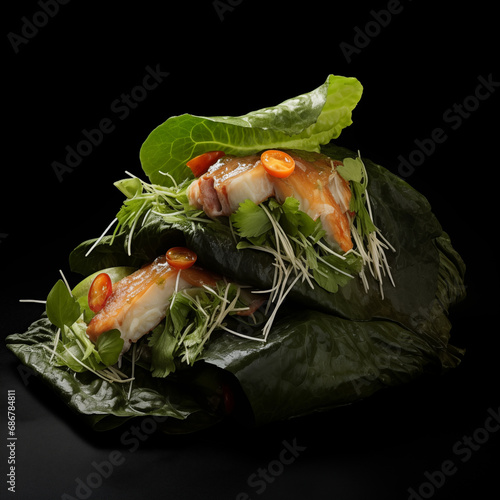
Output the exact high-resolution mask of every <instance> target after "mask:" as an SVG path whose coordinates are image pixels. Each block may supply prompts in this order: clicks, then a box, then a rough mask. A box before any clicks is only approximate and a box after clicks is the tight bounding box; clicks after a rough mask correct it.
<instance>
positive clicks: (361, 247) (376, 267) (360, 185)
mask: <svg viewBox="0 0 500 500" xmlns="http://www.w3.org/2000/svg"><path fill="white" fill-rule="evenodd" d="M342 163H343V164H342V165H339V166H338V167H337V171H338V173H339V174H340V175H341V176H342V177H343V178H344V179H345V180H346V181H348V182H349V184H350V186H351V201H350V205H349V209H350V211H351V212H352V213H353V214H354V217H351V220H350V226H351V234H352V237H353V239H354V241H355V243H356V253H357V254H358V255H359V256H360V257H361V258H362V261H363V266H362V269H361V271H360V273H359V276H360V278H361V280H362V282H363V285H364V287H365V290H366V291H368V289H369V284H368V280H367V276H366V272H365V270H366V269H368V270H369V272H370V274H371V275H372V277H373V278H374V279H375V280H376V281H377V282H378V284H379V289H380V294H381V296H382V298H384V289H383V281H384V277H385V276H388V278H389V280H390V282H391V283H392V285H393V286H395V283H394V280H393V278H392V274H391V269H390V266H389V262H388V260H387V256H386V254H385V251H386V250H391V251H393V252H395V251H396V250H395V248H394V247H393V246H392V245H391V244H390V243H389V241H387V239H386V238H385V237H384V235H383V234H382V232H381V231H380V229H379V228H378V227H377V226H376V225H375V224H374V222H373V214H372V209H371V205H370V197H369V194H368V173H367V171H366V167H365V164H364V163H363V160H362V159H361V155H360V154H359V153H358V156H357V157H356V158H345V159H344V160H343V162H342Z"/></svg>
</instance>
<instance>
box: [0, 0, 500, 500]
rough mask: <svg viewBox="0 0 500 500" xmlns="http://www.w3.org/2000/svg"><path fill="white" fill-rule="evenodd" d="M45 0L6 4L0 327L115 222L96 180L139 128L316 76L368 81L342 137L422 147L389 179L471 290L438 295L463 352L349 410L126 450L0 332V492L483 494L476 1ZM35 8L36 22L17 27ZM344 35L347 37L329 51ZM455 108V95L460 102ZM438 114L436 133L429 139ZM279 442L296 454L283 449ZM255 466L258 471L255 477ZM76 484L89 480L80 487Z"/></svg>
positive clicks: (131, 167) (486, 136) (489, 198)
mask: <svg viewBox="0 0 500 500" xmlns="http://www.w3.org/2000/svg"><path fill="white" fill-rule="evenodd" d="M42 3H43V2H39V3H37V2H35V1H23V2H16V3H15V4H14V2H10V3H9V5H8V12H7V13H6V14H7V15H4V16H3V17H4V23H3V33H4V44H3V46H4V49H5V53H6V57H5V61H6V66H7V67H6V70H5V71H4V73H3V75H4V76H3V81H4V94H3V106H2V108H3V109H4V113H2V114H3V117H4V138H5V141H4V146H3V153H4V155H3V168H2V175H1V181H0V182H1V187H2V196H1V203H2V208H1V212H0V214H1V215H0V236H1V239H0V252H1V258H2V263H3V268H4V272H3V273H2V279H1V292H2V297H1V301H0V304H1V308H2V318H1V319H2V321H1V336H2V338H4V337H5V336H7V335H8V334H10V333H14V332H22V331H25V330H26V328H27V327H28V326H29V324H30V323H31V322H32V321H34V320H35V319H37V318H38V316H39V314H40V313H41V311H42V308H43V306H42V305H37V304H26V303H19V299H44V298H45V297H46V295H47V293H48V291H49V290H50V288H51V286H52V284H53V283H54V282H55V281H56V280H57V279H58V278H59V272H58V270H59V269H61V270H62V271H63V272H64V273H65V275H66V276H67V277H68V279H69V280H71V281H73V282H76V280H78V279H79V278H78V277H75V276H73V275H72V274H71V272H70V271H69V268H68V265H67V256H68V254H69V252H70V251H71V250H72V249H73V248H74V246H76V245H77V244H78V243H80V242H81V241H83V240H85V239H88V238H92V237H96V236H98V235H99V234H100V233H101V232H102V231H103V230H104V228H105V227H106V226H107V225H108V223H109V222H110V221H111V220H112V218H113V217H114V215H115V213H116V211H117V209H118V207H119V206H120V203H121V195H120V193H119V192H118V191H117V190H116V189H115V188H114V187H113V186H112V182H114V181H116V180H118V179H120V178H122V177H124V171H125V170H128V171H130V172H133V173H134V174H136V175H141V167H140V163H139V159H138V155H139V149H140V146H141V144H142V142H143V141H144V140H145V138H146V137H147V135H148V133H149V132H150V131H151V130H152V129H153V128H154V127H156V126H157V125H159V124H160V123H162V122H163V121H164V120H165V119H167V118H168V117H169V116H172V115H177V114H181V113H184V112H188V113H192V114H198V115H204V116H210V115H239V114H244V113H247V112H249V111H252V110H254V109H259V108H262V107H265V106H271V105H275V104H278V103H279V102H281V101H283V100H285V99H287V98H289V97H294V96H296V95H298V94H301V93H303V92H308V91H310V90H312V89H314V88H316V87H317V86H319V85H321V84H322V83H323V82H324V81H325V79H326V77H327V75H328V74H329V73H334V74H340V75H345V76H355V77H357V78H358V79H359V80H360V81H361V83H362V84H363V86H364V94H363V97H362V99H361V102H360V104H359V105H358V107H357V108H356V109H355V111H354V114H353V120H354V124H353V125H352V126H351V127H349V128H348V129H346V130H345V131H344V132H343V133H342V135H341V136H340V138H339V139H338V140H337V142H338V143H339V144H341V145H343V146H346V147H349V148H352V149H356V150H357V149H359V150H361V153H362V155H363V156H366V157H369V158H371V159H372V160H375V161H376V162H378V163H381V164H382V165H384V166H386V167H387V168H388V169H390V170H392V171H393V172H395V173H400V174H401V173H402V171H401V170H399V164H400V161H401V157H403V158H405V159H407V160H408V159H409V158H410V157H411V158H413V160H415V159H418V158H420V159H421V160H422V161H420V162H417V163H419V164H418V165H416V164H415V165H414V171H413V172H412V173H411V175H405V179H406V180H407V181H408V182H409V183H410V184H412V185H413V186H414V187H415V188H417V189H418V190H419V191H421V192H422V193H423V194H424V195H426V197H427V198H428V199H429V201H430V203H431V205H432V206H433V210H434V212H435V213H436V215H437V216H438V218H439V220H440V222H441V223H442V225H443V227H444V229H445V230H446V231H447V232H448V233H449V234H450V235H451V238H452V242H453V244H454V246H455V248H456V249H457V250H458V251H459V252H460V253H461V255H462V256H463V258H464V260H465V262H466V264H467V282H466V284H467V292H468V297H467V299H466V301H465V302H464V303H463V304H461V305H460V306H459V307H458V308H455V309H453V310H452V311H451V319H452V322H453V329H452V334H453V337H452V338H453V340H452V343H453V344H455V345H457V346H460V347H465V348H467V355H466V357H465V359H464V361H463V363H462V364H461V365H460V367H459V368H457V369H456V370H454V371H453V372H450V373H448V374H446V375H444V376H442V377H433V378H430V379H427V378H425V379H421V380H419V381H417V382H415V383H413V384H411V385H409V386H406V387H403V388H399V389H395V390H388V391H385V392H384V393H382V394H380V395H377V396H375V397H373V398H372V399H370V400H368V401H365V402H362V403H360V404H358V405H354V406H351V407H345V408H341V409H339V410H336V411H333V412H328V413H325V414H320V415H313V416H309V417H305V418H301V419H296V420H292V421H288V422H281V423H276V424H273V425H269V426H267V427H265V428H260V429H247V428H241V427H239V426H238V425H228V426H221V427H216V428H213V429H210V430H208V431H205V432H202V433H199V434H196V435H190V436H183V437H175V438H173V437H168V436H165V435H161V434H160V433H153V434H151V435H148V436H147V439H144V441H140V442H138V443H139V446H138V447H137V449H136V447H135V446H133V447H132V445H131V443H130V442H128V444H127V441H126V440H125V439H124V433H125V432H130V430H131V426H132V424H130V425H128V424H125V426H124V427H123V428H122V429H119V430H117V431H114V432H110V433H105V434H98V433H94V432H92V431H90V430H89V429H87V428H85V427H82V426H81V425H80V424H79V423H77V422H75V421H74V418H73V416H72V414H71V413H70V412H69V411H68V410H67V409H66V407H65V406H64V405H62V404H61V403H60V402H59V400H58V399H57V398H56V397H55V396H54V395H53V394H52V393H51V392H50V390H48V389H47V388H45V387H44V386H42V385H41V384H40V382H39V381H38V380H37V379H36V377H33V376H31V377H30V376H27V374H26V373H25V372H24V371H23V370H22V369H21V367H20V364H19V362H18V360H17V358H15V357H14V356H13V355H12V354H11V353H10V352H8V351H7V350H6V349H5V347H4V346H3V345H2V346H1V347H0V354H1V370H2V376H1V385H2V387H1V393H0V415H1V417H0V423H1V427H3V429H2V428H0V436H5V437H6V430H7V425H6V422H5V416H6V413H7V390H9V389H11V390H12V389H13V390H15V391H16V422H17V436H18V441H17V446H16V493H15V495H14V494H12V493H10V492H8V490H7V487H8V485H7V483H6V480H5V478H6V472H7V456H8V449H7V448H6V446H5V444H6V439H5V438H4V439H3V444H0V449H2V450H3V451H2V452H0V464H1V466H0V470H1V471H2V474H1V477H2V480H1V484H0V491H1V496H2V498H8V497H9V495H11V496H12V497H13V498H19V499H22V500H28V499H35V498H36V499H37V500H46V499H47V500H49V499H50V500H54V499H59V498H70V497H69V496H66V497H64V495H65V494H66V495H70V496H72V497H74V498H91V499H99V500H114V499H121V500H128V499H135V498H148V497H149V498H174V499H191V498H207V499H219V500H225V499H235V498H238V495H239V494H240V493H246V494H247V495H248V498H252V499H255V498H262V499H285V498H294V499H295V498H303V497H305V496H308V497H309V498H314V499H324V498H325V499H326V498H328V499H330V498H331V499H338V500H351V499H370V500H371V499H386V500H392V499H407V498H410V490H409V489H410V488H413V489H414V491H416V492H417V493H418V494H419V496H420V497H421V498H430V497H432V498H443V499H461V498H472V497H474V498H489V497H490V496H491V495H492V494H493V493H489V491H490V490H489V488H490V487H493V492H498V470H499V465H500V459H499V449H500V447H499V442H500V432H498V431H496V432H495V431H494V428H490V429H493V430H490V431H489V432H488V431H485V430H484V429H485V425H486V423H487V422H488V423H489V422H490V420H491V419H490V420H488V417H489V416H490V413H489V411H490V412H497V413H498V412H499V411H500V410H499V405H500V394H499V384H498V382H499V372H500V371H499V369H498V365H499V363H498V359H497V358H498V344H499V342H498V323H497V317H498V315H497V310H498V307H497V297H498V291H497V290H498V288H497V286H498V264H497V247H498V245H497V244H496V241H495V235H496V233H497V232H498V230H499V229H498V222H497V220H498V216H497V198H498V194H497V192H498V191H497V189H498V188H497V183H498V159H497V158H498V154H497V145H498V124H497V123H498V122H497V116H498V114H497V113H498V99H499V94H500V90H499V85H498V83H497V84H496V85H494V84H493V83H492V84H491V86H490V89H489V90H484V89H483V94H481V96H482V100H477V99H475V98H474V97H471V96H474V94H475V91H476V88H477V87H478V85H479V84H480V81H481V78H482V79H484V80H490V82H500V70H499V68H498V57H497V53H496V50H495V47H496V46H498V35H497V27H496V23H495V18H496V15H495V14H496V11H493V7H492V5H493V4H492V3H486V2H473V3H470V4H465V3H460V4H458V3H453V4H450V5H453V7H451V8H445V7H441V5H439V8H437V7H436V6H437V5H438V4H437V3H436V2H434V3H431V2H424V1H418V2H417V1H413V2H412V1H410V0H406V1H405V0H401V1H400V2H396V1H374V2H366V3H363V4H361V3H360V2H356V3H355V4H354V2H351V3H349V4H348V5H346V4H347V2H338V3H337V2H323V3H322V2H315V1H308V2H306V3H304V6H300V5H301V4H300V3H293V4H292V3H291V2H264V1H252V0H222V1H221V2H219V3H218V5H219V7H218V9H219V10H218V9H217V8H216V5H217V4H216V3H215V2H213V1H206V2H183V3H181V2H172V3H168V4H167V3H166V2H152V1H146V0H143V1H141V2H130V3H125V2H106V3H105V6H104V5H103V4H104V2H93V1H86V2H76V1H71V2H67V3H66V4H65V5H61V4H58V5H59V7H58V11H57V12H54V10H55V7H53V10H52V13H51V15H50V16H49V15H46V16H45V17H44V15H43V14H40V12H43V9H42ZM48 3H50V4H51V5H53V2H48ZM224 5H225V6H226V7H224ZM47 8H48V7H47ZM388 9H391V10H392V11H393V13H392V14H391V17H390V19H389V17H388V16H387V11H388ZM450 9H451V10H450ZM381 11H386V13H385V17H384V15H383V14H382V13H381ZM374 12H375V13H377V12H378V13H379V17H378V21H377V20H376V19H377V16H376V15H375V14H374ZM35 20H36V21H37V22H38V24H39V25H40V26H39V27H36V26H35V28H31V31H29V28H27V27H26V26H27V23H28V22H29V21H35ZM382 24H383V25H382ZM23 26H24V28H23ZM23 29H24V35H25V37H24V41H20V40H21V39H20V38H16V36H23ZM26 30H28V31H26ZM367 32H368V38H366V36H367V35H366V33H367ZM360 33H365V35H361V34H360ZM9 34H10V35H9ZM13 34H14V35H13ZM363 37H364V38H363ZM12 40H17V41H18V42H19V43H18V44H17V43H15V42H13V41H12ZM346 44H349V45H350V46H351V49H352V48H354V49H355V51H352V52H350V53H349V54H346V50H348V48H347V45H346ZM342 47H344V50H343V49H342ZM147 67H150V68H158V69H159V70H160V71H161V72H163V73H168V76H163V77H162V78H163V81H162V82H161V83H160V84H159V85H158V86H157V87H156V88H155V89H153V90H150V91H148V92H147V93H146V94H145V95H144V99H142V100H141V102H136V103H135V105H134V107H133V108H132V107H130V106H129V107H128V111H127V116H125V111H124V110H123V108H122V111H121V113H120V114H118V113H116V112H114V111H113V108H112V106H113V103H114V102H115V101H116V100H117V99H119V100H121V99H122V94H130V93H131V91H132V90H133V89H134V88H135V87H137V86H138V85H141V84H142V81H143V78H144V76H145V75H146V68H147ZM136 92H137V91H136ZM135 95H139V94H137V93H136V94H135ZM456 105H460V106H462V105H464V106H466V108H463V111H462V115H458V108H454V106H456ZM105 118H109V119H110V120H111V121H112V123H113V125H114V129H113V131H112V132H110V133H109V134H105V135H104V136H103V138H102V141H101V142H100V144H98V145H97V146H95V147H93V149H92V151H91V152H90V154H89V155H88V156H86V157H85V158H83V159H82V160H81V162H80V163H79V164H78V165H77V166H76V167H75V168H74V169H73V170H72V171H71V172H66V173H64V174H63V176H62V177H61V179H58V177H57V176H56V174H55V172H54V170H53V167H52V163H53V162H54V161H58V162H62V163H64V162H65V156H66V154H67V152H66V147H67V146H71V147H76V145H77V144H78V143H79V142H80V141H81V140H82V139H83V138H84V136H83V135H82V134H83V133H82V130H84V129H85V130H91V129H94V128H96V127H97V126H98V125H99V123H100V122H101V120H103V119H105ZM452 118H453V120H452ZM435 129H442V130H443V134H444V135H443V134H442V135H441V138H442V141H441V142H440V143H439V144H434V146H433V147H432V148H431V146H430V143H429V139H430V138H431V137H432V133H433V131H434V130H435ZM5 133H6V134H5ZM416 141H421V143H424V144H427V145H428V148H429V149H428V150H427V154H426V155H425V156H423V153H418V154H415V153H414V154H413V156H412V152H413V151H415V150H417V149H418V146H417V143H416ZM2 344H3V343H2ZM4 422H5V423H4ZM467 437H471V439H472V441H466V439H467ZM124 441H125V443H124ZM479 441H480V443H479ZM284 442H286V443H288V444H289V445H293V444H294V443H295V444H296V445H297V447H298V448H297V449H298V450H299V451H298V452H297V455H298V456H297V457H296V458H295V460H294V461H293V463H290V464H286V465H284V466H280V465H279V463H278V462H277V460H278V459H279V457H280V454H281V453H282V451H283V450H284V447H285V444H284ZM467 443H469V444H467ZM459 450H461V453H457V451H459ZM117 454H119V455H117ZM117 456H120V457H121V460H120V463H119V464H116V465H115V466H114V467H113V470H112V471H110V472H109V474H107V473H106V474H104V473H101V475H100V476H97V475H96V473H95V467H94V466H93V465H92V464H93V462H95V463H97V464H103V462H105V461H109V460H110V459H111V458H113V457H117ZM450 461H451V462H452V463H453V466H454V468H453V469H452V470H453V474H450V475H448V476H446V477H445V480H444V481H442V483H443V484H441V483H437V482H436V481H437V480H438V477H441V478H442V477H443V476H440V475H439V474H434V473H435V471H438V470H441V468H442V467H443V464H449V463H450ZM269 468H270V470H271V472H272V471H274V472H275V474H274V475H271V476H268V477H269V478H270V480H262V479H261V482H259V483H255V482H252V478H254V479H255V478H256V477H257V476H258V475H259V474H260V473H259V470H261V471H262V470H268V469H269ZM255 474H256V475H257V476H255ZM433 474H434V482H435V484H434V485H433V484H432V481H431V480H430V479H429V477H428V476H432V475H433ZM105 475H106V476H107V477H104V476H105ZM96 477H97V479H96ZM99 478H100V479H99ZM92 479H95V481H97V483H96V482H94V483H92ZM249 480H250V483H249V482H248V481H249ZM81 481H83V482H87V481H88V482H90V483H91V489H88V490H85V489H84V488H80V489H79V488H78V485H79V484H81V483H80V482H81ZM426 482H427V483H428V484H427V485H425V484H423V483H426ZM264 486H265V488H264ZM241 498H245V496H244V495H242V497H241ZM414 498H418V497H416V496H415V497H414Z"/></svg>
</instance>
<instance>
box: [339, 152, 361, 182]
mask: <svg viewBox="0 0 500 500" xmlns="http://www.w3.org/2000/svg"><path fill="white" fill-rule="evenodd" d="M342 163H343V165H338V166H337V172H338V173H339V174H340V175H341V176H342V177H343V178H344V179H345V180H346V181H354V182H358V183H361V182H362V180H363V177H364V169H363V163H362V161H361V160H360V159H359V158H344V160H343V162H342Z"/></svg>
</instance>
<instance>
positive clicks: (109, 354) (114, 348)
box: [96, 330, 124, 366]
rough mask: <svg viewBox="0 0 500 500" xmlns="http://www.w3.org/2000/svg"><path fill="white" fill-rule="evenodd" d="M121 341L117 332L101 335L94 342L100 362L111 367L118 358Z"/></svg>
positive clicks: (111, 331)
mask: <svg viewBox="0 0 500 500" xmlns="http://www.w3.org/2000/svg"><path fill="white" fill-rule="evenodd" d="M123 344H124V342H123V339H122V338H121V337H120V331H119V330H109V331H107V332H104V333H102V334H101V335H100V336H99V338H98V339H97V342H96V347H97V352H98V353H99V357H100V358H101V362H102V363H103V364H104V365H105V366H112V365H114V364H115V363H116V362H117V361H118V358H119V357H120V353H121V352H122V349H123Z"/></svg>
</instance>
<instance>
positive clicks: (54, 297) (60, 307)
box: [46, 280, 81, 330]
mask: <svg viewBox="0 0 500 500" xmlns="http://www.w3.org/2000/svg"><path fill="white" fill-rule="evenodd" d="M46 311H47V317H48V318H49V320H50V322H51V323H52V324H54V325H56V326H57V327H58V328H60V329H61V330H64V326H65V325H66V326H71V325H72V324H73V323H74V322H75V321H76V320H77V319H78V318H79V316H80V314H81V311H80V306H79V305H78V302H77V301H76V299H75V298H74V297H73V296H72V295H71V293H70V292H69V290H68V288H67V286H66V284H65V283H64V282H63V280H58V281H57V283H56V284H55V285H54V286H53V287H52V290H51V291H50V292H49V295H48V296H47V303H46Z"/></svg>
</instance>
